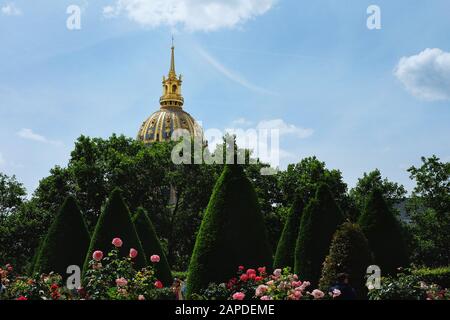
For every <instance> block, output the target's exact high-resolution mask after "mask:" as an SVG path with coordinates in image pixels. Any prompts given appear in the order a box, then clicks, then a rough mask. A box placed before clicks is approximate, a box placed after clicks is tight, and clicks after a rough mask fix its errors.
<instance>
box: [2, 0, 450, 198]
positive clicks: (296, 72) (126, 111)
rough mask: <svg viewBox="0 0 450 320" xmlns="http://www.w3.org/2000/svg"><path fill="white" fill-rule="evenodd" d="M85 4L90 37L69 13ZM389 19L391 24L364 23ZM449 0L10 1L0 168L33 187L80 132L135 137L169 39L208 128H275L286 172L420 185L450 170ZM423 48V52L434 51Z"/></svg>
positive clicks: (153, 101) (193, 107) (154, 100)
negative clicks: (423, 176)
mask: <svg viewBox="0 0 450 320" xmlns="http://www.w3.org/2000/svg"><path fill="white" fill-rule="evenodd" d="M71 4H75V5H78V6H80V7H81V8H82V12H81V30H72V31H70V30H68V29H67V27H66V20H67V18H68V16H69V15H68V14H67V13H66V9H67V7H68V6H69V5H71ZM371 4H375V5H378V6H379V7H380V9H381V24H382V25H381V26H382V27H381V29H380V30H369V29H368V28H367V26H366V20H367V17H368V14H367V13H366V10H367V7H368V6H369V5H371ZM449 12H450V2H449V1H448V0H432V1H427V2H425V1H410V0H396V1H384V0H371V1H363V0H352V1H350V0H349V1H345V2H344V1H338V0H334V1H333V0H316V1H297V0H278V1H275V0H232V1H230V0H211V1H207V0H164V1H162V0H108V1H106V0H105V1H102V0H96V1H92V0H90V1H89V0H84V1H76V0H71V1H65V0H59V1H55V0H51V1H50V0H40V1H25V0H14V1H5V0H0V137H1V139H0V171H1V172H5V173H7V174H15V175H16V176H17V177H18V179H19V180H20V181H22V182H24V183H25V185H26V187H27V189H28V191H30V192H31V191H33V190H34V188H35V187H36V186H37V184H38V182H39V180H40V179H41V178H43V177H45V176H46V175H48V172H49V170H50V168H52V167H53V166H54V165H66V164H67V161H68V158H69V154H70V151H71V150H72V148H73V143H74V140H75V139H76V138H77V137H78V136H80V135H81V134H84V135H89V136H100V137H108V136H110V135H111V134H112V133H113V132H114V133H118V134H120V133H123V134H125V135H127V136H131V137H135V136H136V133H137V130H138V128H139V126H140V124H141V123H142V121H143V120H145V118H147V117H148V116H149V115H150V114H151V113H152V112H153V111H155V110H157V109H158V107H159V105H158V101H159V97H160V95H161V77H162V75H164V74H166V73H167V70H168V67H169V53H170V38H171V35H172V34H174V35H175V42H176V66H177V71H178V72H179V73H182V74H183V77H184V84H183V95H184V98H185V110H186V111H188V112H189V113H191V114H192V115H193V116H194V117H195V118H196V119H197V120H199V121H201V122H202V124H203V126H204V128H205V129H208V128H218V129H224V128H228V127H231V126H237V125H238V126H240V127H243V128H252V127H257V126H258V124H261V123H271V124H272V125H275V126H279V127H280V129H281V130H282V131H281V132H282V133H283V134H282V135H281V140H280V144H281V148H282V150H283V157H282V159H281V166H282V167H285V166H286V164H287V163H293V162H297V161H299V160H300V159H301V158H303V157H305V156H310V155H316V156H317V157H318V158H319V159H321V160H323V161H325V162H326V163H327V166H328V167H329V168H337V169H340V170H341V171H342V172H343V176H344V178H345V181H346V182H347V183H348V184H349V187H352V186H354V184H355V182H356V181H357V178H358V177H361V176H362V174H363V172H367V171H370V170H373V169H374V168H379V169H380V170H381V171H382V174H383V175H384V176H387V177H388V178H389V179H391V180H394V181H397V182H400V183H402V184H404V185H405V186H406V187H407V188H408V189H410V190H411V188H412V187H413V183H412V182H411V181H410V180H409V178H408V173H407V172H406V168H408V167H409V166H411V165H418V164H419V163H420V157H421V156H431V155H432V154H436V155H437V156H439V157H441V159H443V160H445V161H450V139H449V137H450V128H449V123H450V53H449V52H450V41H449V37H448V34H449V32H450V19H449ZM427 49H429V50H427Z"/></svg>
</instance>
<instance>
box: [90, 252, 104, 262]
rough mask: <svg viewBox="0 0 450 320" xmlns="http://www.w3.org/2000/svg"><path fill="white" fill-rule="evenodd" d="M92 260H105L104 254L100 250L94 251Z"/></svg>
mask: <svg viewBox="0 0 450 320" xmlns="http://www.w3.org/2000/svg"><path fill="white" fill-rule="evenodd" d="M92 259H94V260H95V261H100V260H102V259H103V252H101V251H100V250H97V251H94V253H93V254H92Z"/></svg>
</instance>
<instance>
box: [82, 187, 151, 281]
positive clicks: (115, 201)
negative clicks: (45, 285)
mask: <svg viewBox="0 0 450 320" xmlns="http://www.w3.org/2000/svg"><path fill="white" fill-rule="evenodd" d="M113 238H120V239H122V241H123V246H122V248H121V249H120V254H121V255H122V256H128V255H129V252H130V248H134V249H136V250H137V251H138V256H137V257H136V267H137V268H143V267H145V266H146V265H147V258H146V256H145V251H144V249H142V244H141V241H140V240H139V237H138V234H137V232H136V228H135V227H134V224H133V222H132V220H131V216H130V211H129V210H128V207H127V205H126V204H125V202H124V200H123V198H122V194H121V191H120V189H114V190H113V192H112V193H111V195H110V196H109V199H108V200H107V202H106V205H105V207H104V209H103V211H102V213H101V215H100V217H99V219H98V221H97V225H96V226H95V230H94V234H93V235H92V240H91V244H90V246H89V250H88V251H87V253H86V259H85V261H84V266H83V273H85V272H86V270H87V268H88V267H89V261H90V260H91V259H92V253H93V252H94V251H95V250H101V251H103V252H104V253H106V252H109V251H110V250H111V248H112V247H113V245H112V244H111V241H112V239H113Z"/></svg>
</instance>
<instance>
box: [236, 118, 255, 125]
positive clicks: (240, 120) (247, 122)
mask: <svg viewBox="0 0 450 320" xmlns="http://www.w3.org/2000/svg"><path fill="white" fill-rule="evenodd" d="M252 124H253V122H252V121H250V120H247V119H245V118H237V119H235V120H233V122H232V125H233V126H244V127H247V126H251V125H252Z"/></svg>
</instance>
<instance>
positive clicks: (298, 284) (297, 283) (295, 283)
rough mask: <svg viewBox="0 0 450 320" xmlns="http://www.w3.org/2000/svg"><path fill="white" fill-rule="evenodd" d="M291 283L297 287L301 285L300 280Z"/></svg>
mask: <svg viewBox="0 0 450 320" xmlns="http://www.w3.org/2000/svg"><path fill="white" fill-rule="evenodd" d="M291 285H292V287H294V288H297V287H300V286H301V285H302V282H301V281H292V283H291Z"/></svg>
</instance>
